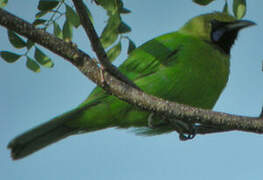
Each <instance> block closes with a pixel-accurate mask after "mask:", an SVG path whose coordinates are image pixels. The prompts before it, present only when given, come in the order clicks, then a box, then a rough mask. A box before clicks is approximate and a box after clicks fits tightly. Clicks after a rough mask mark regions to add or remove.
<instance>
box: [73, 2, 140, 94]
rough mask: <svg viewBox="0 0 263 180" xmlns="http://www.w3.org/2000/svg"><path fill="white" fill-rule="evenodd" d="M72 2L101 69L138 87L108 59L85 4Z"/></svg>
mask: <svg viewBox="0 0 263 180" xmlns="http://www.w3.org/2000/svg"><path fill="white" fill-rule="evenodd" d="M72 1H73V3H74V6H75V8H76V10H77V12H78V15H79V17H80V22H81V24H82V26H83V28H84V30H85V32H86V34H87V36H88V37H89V40H90V42H91V46H92V48H93V50H94V52H95V53H96V55H97V57H98V60H99V62H100V63H101V65H102V66H103V70H105V71H107V72H108V73H110V74H111V75H113V76H115V77H116V78H117V79H119V80H121V81H123V82H126V83H127V84H129V85H131V86H132V87H134V88H136V89H139V88H138V87H137V86H136V84H134V83H133V82H132V81H131V80H129V79H128V78H127V77H126V76H124V75H123V74H122V73H121V72H120V71H119V70H118V68H116V67H115V66H114V65H113V64H111V62H110V61H109V59H108V57H107V54H106V52H105V50H104V48H103V47H102V44H101V42H100V39H99V37H98V34H97V33H96V31H95V28H94V26H93V24H92V22H91V20H90V18H89V15H88V13H87V11H86V8H85V5H84V4H83V1H82V0H72Z"/></svg>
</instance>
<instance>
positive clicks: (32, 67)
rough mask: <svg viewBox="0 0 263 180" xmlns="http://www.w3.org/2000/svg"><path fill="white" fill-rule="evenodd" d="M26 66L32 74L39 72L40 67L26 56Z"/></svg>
mask: <svg viewBox="0 0 263 180" xmlns="http://www.w3.org/2000/svg"><path fill="white" fill-rule="evenodd" d="M26 66H27V67H28V69H30V70H31V71H33V72H40V66H39V64H37V62H36V61H34V60H33V59H31V58H30V57H28V56H27V60H26Z"/></svg>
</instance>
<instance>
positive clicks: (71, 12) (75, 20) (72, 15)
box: [66, 5, 80, 28]
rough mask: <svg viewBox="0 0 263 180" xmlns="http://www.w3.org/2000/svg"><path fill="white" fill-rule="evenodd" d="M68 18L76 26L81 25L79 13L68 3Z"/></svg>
mask: <svg viewBox="0 0 263 180" xmlns="http://www.w3.org/2000/svg"><path fill="white" fill-rule="evenodd" d="M66 18H67V21H68V22H69V23H71V24H72V25H73V26H75V27H76V28H77V27H79V25H80V19H79V16H78V14H77V13H76V12H75V11H74V10H73V9H72V8H71V7H70V6H68V5H66Z"/></svg>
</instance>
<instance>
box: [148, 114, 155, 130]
mask: <svg viewBox="0 0 263 180" xmlns="http://www.w3.org/2000/svg"><path fill="white" fill-rule="evenodd" d="M153 115H154V113H150V114H149V116H148V119H147V122H148V127H150V128H154V125H153Z"/></svg>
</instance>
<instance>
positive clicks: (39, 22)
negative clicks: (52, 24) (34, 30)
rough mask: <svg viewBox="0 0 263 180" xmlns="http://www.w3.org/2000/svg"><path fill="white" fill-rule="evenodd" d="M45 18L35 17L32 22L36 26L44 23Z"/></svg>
mask: <svg viewBox="0 0 263 180" xmlns="http://www.w3.org/2000/svg"><path fill="white" fill-rule="evenodd" d="M46 21H47V20H45V19H36V20H35V21H34V22H33V25H34V26H38V25H41V24H44V23H45V22H46Z"/></svg>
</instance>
